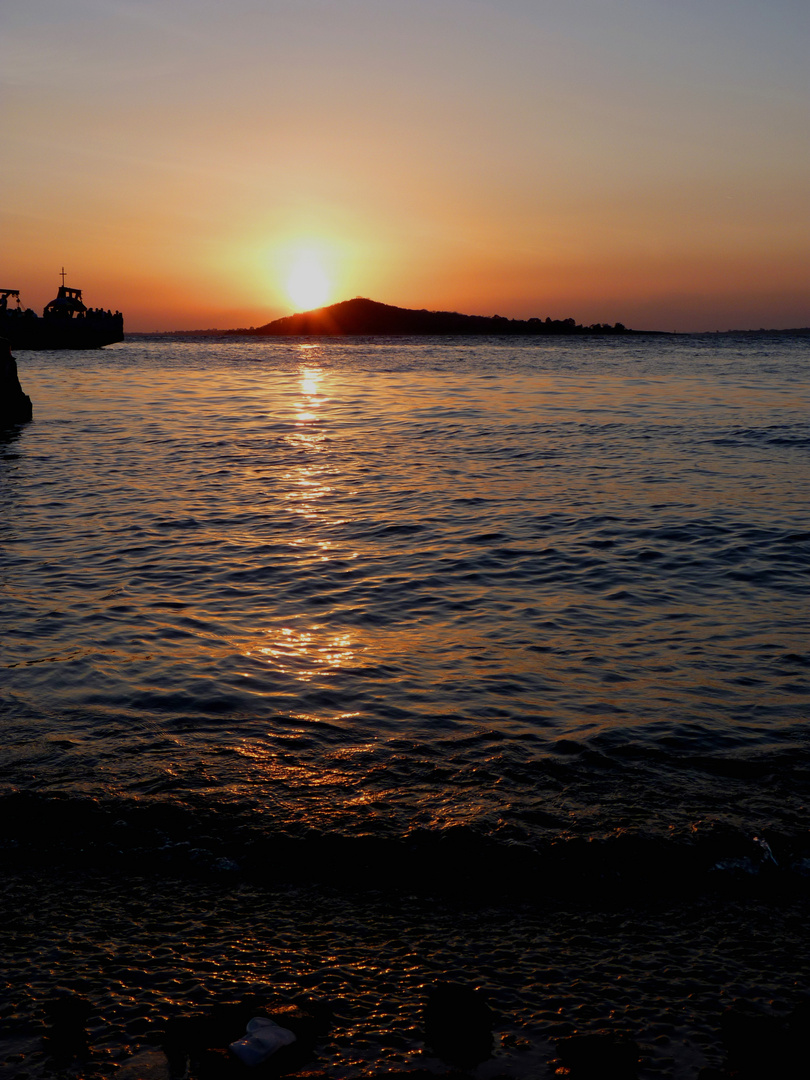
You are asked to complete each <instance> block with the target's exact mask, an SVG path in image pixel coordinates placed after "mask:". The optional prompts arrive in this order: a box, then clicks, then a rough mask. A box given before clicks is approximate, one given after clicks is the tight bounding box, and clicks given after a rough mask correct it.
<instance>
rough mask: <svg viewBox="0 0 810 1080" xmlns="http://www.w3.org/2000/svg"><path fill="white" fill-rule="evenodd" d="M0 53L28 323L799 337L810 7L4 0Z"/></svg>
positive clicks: (8, 188)
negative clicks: (504, 323)
mask: <svg viewBox="0 0 810 1080" xmlns="http://www.w3.org/2000/svg"><path fill="white" fill-rule="evenodd" d="M0 51H1V54H2V55H1V59H2V63H1V64H0V72H2V85H3V108H2V117H3V119H2V124H3V148H4V149H3V158H4V165H3V170H2V178H1V179H0V184H2V226H1V229H2V266H1V267H0V276H1V277H2V280H0V285H2V286H4V287H9V288H19V289H21V290H22V299H23V302H24V303H25V304H26V305H27V306H31V307H34V308H36V309H37V310H40V309H41V307H42V305H43V304H44V303H45V302H46V301H48V300H49V299H51V297H52V296H54V295H55V292H56V287H57V285H58V284H59V274H58V272H59V269H60V267H61V266H62V265H63V264H64V265H65V267H66V269H67V271H68V277H67V283H68V284H72V285H74V286H77V287H81V288H82V289H84V293H85V300H86V301H87V303H89V304H91V305H95V306H103V307H110V308H120V309H121V310H122V311H123V312H124V314H125V319H126V328H127V329H128V330H133V331H134V330H160V329H184V328H185V329H189V328H205V327H223V328H224V327H233V326H248V325H260V324H261V323H264V322H267V321H268V320H270V319H272V318H276V317H278V316H280V315H285V314H289V313H290V312H291V311H294V310H300V309H301V308H303V307H308V306H315V304H316V303H330V302H334V301H337V300H343V299H347V298H350V297H353V296H356V295H363V296H368V297H371V298H372V299H375V300H381V301H384V302H386V303H391V304H398V305H402V306H405V307H427V308H431V309H450V310H457V311H464V312H469V313H480V314H485V315H491V314H495V313H498V314H501V315H506V316H510V317H521V318H522V317H529V316H534V315H537V316H540V317H545V316H546V315H550V316H551V317H552V318H565V317H568V316H573V317H574V318H575V319H576V320H577V321H578V322H584V323H591V322H594V321H606V322H614V321H616V320H621V321H622V322H624V323H626V324H627V325H629V326H634V327H639V328H657V329H667V330H672V329H679V330H703V329H709V330H713V329H726V328H729V327H738V328H749V327H753V328H757V327H760V326H768V327H772V326H782V327H790V326H806V325H808V324H810V243H808V241H809V240H810V235H808V234H810V183H808V181H809V180H810V177H809V176H808V173H809V172H810V170H809V169H808V165H809V164H810V136H809V134H808V133H810V108H808V103H809V102H810V63H808V56H810V4H808V2H807V0H768V2H767V3H765V2H764V0H677V2H675V0H328V2H327V0H227V2H214V0H70V2H66V0H24V2H20V3H18V4H15V5H11V4H4V5H3V6H2V12H1V13H0ZM308 301H309V302H308Z"/></svg>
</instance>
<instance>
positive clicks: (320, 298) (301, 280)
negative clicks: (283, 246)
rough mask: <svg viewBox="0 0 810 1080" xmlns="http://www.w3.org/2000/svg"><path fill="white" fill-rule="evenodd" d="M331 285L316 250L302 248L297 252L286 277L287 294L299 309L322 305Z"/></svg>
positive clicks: (327, 296) (325, 301)
mask: <svg viewBox="0 0 810 1080" xmlns="http://www.w3.org/2000/svg"><path fill="white" fill-rule="evenodd" d="M331 292H332V287H331V283H330V281H329V279H328V278H327V276H326V271H325V270H324V268H323V262H322V260H321V258H320V257H319V255H318V252H317V251H315V250H314V249H312V248H304V249H302V250H301V251H299V252H298V254H297V255H296V257H295V261H294V263H293V266H292V270H291V271H290V276H289V277H288V278H287V294H288V295H289V297H290V299H291V300H292V302H293V303H294V304H295V305H297V307H298V308H299V309H300V310H308V309H310V308H318V307H323V306H324V304H326V303H328V301H329V299H330V294H331Z"/></svg>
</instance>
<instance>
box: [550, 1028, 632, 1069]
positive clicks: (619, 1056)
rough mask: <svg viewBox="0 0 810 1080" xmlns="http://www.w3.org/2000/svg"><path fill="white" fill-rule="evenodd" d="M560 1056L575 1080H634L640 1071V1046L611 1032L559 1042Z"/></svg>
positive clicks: (574, 1037) (574, 1036)
mask: <svg viewBox="0 0 810 1080" xmlns="http://www.w3.org/2000/svg"><path fill="white" fill-rule="evenodd" d="M557 1056H558V1057H559V1059H560V1062H561V1063H562V1064H563V1065H564V1066H565V1067H566V1069H568V1070H569V1072H570V1074H571V1077H572V1080H591V1078H593V1080H633V1078H634V1077H635V1076H636V1075H637V1072H638V1063H639V1048H638V1044H637V1043H635V1042H633V1040H632V1039H630V1038H627V1037H626V1036H624V1035H615V1034H613V1033H612V1032H596V1033H594V1034H593V1035H571V1036H570V1037H569V1038H567V1039H560V1040H559V1042H558V1043H557Z"/></svg>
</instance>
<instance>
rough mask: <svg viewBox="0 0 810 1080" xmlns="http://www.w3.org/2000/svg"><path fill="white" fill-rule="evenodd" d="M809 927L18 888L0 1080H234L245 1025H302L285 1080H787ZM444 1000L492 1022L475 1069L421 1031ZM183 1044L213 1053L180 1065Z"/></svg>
mask: <svg viewBox="0 0 810 1080" xmlns="http://www.w3.org/2000/svg"><path fill="white" fill-rule="evenodd" d="M808 915H810V901H809V900H808V899H807V898H806V897H804V896H800V895H793V896H780V897H778V898H769V897H766V896H754V895H748V896H740V897H734V896H733V895H728V894H725V895H722V896H720V895H715V896H705V895H704V896H701V897H698V898H694V897H692V898H689V899H680V900H672V901H669V902H667V901H665V900H660V899H659V900H657V901H651V900H649V899H648V900H644V901H642V900H638V902H633V901H632V900H628V899H627V897H624V898H622V899H621V900H619V899H618V898H613V899H612V900H611V899H610V898H600V897H599V896H598V895H592V896H583V897H581V898H578V899H577V898H574V899H571V898H568V899H566V901H565V902H562V901H557V902H553V901H551V900H546V899H544V898H542V897H537V898H536V900H534V901H525V900H524V901H522V902H520V903H508V902H505V903H503V904H498V903H493V902H492V901H491V900H490V901H487V902H486V903H481V902H476V901H475V900H474V899H470V898H469V897H463V896H458V895H456V896H448V895H436V896H430V895H427V894H426V893H424V892H421V893H420V894H419V895H413V896H409V895H406V894H403V893H400V892H391V891H388V892H386V891H380V892H374V891H371V890H364V891H358V892H352V891H350V890H346V889H343V890H329V889H326V888H315V887H308V888H297V889H293V888H279V889H277V890H273V889H267V888H259V887H257V886H255V885H249V884H240V883H239V882H238V881H234V880H232V879H221V880H196V879H192V878H188V877H185V878H177V879H170V878H165V877H164V878H157V877H155V878H147V877H143V876H139V877H133V878H128V879H127V878H123V877H120V876H119V877H116V878H115V879H114V880H110V879H108V878H107V877H106V876H105V875H104V874H103V873H102V872H98V871H93V872H87V871H84V872H81V873H79V872H75V873H71V872H69V871H67V872H60V873H59V874H52V873H46V872H44V871H32V872H26V873H21V872H16V871H15V872H11V873H7V874H6V875H5V876H4V879H3V881H2V884H1V885H0V949H2V956H3V976H2V985H1V996H0V1022H1V1023H2V1033H1V1034H0V1078H2V1080H11V1078H16V1080H25V1078H29V1080H39V1078H43V1080H44V1078H49V1077H62V1076H64V1077H71V1078H74V1080H79V1078H88V1080H89V1078H93V1077H97V1078H104V1077H107V1076H112V1075H115V1074H117V1075H118V1076H119V1077H121V1080H125V1078H126V1080H147V1078H148V1077H157V1076H158V1075H168V1072H167V1071H166V1070H167V1069H168V1067H169V1065H170V1064H171V1065H172V1067H173V1068H174V1070H175V1074H177V1075H180V1074H182V1071H183V1070H185V1069H188V1068H189V1067H190V1069H191V1076H192V1077H193V1078H194V1080H197V1077H199V1080H205V1077H206V1076H208V1077H216V1076H225V1075H226V1074H227V1075H233V1071H234V1069H235V1068H236V1066H235V1065H234V1063H233V1062H232V1061H231V1059H230V1058H229V1056H228V1053H227V1049H226V1048H227V1043H228V1041H229V1040H230V1039H231V1038H238V1037H239V1036H240V1034H243V1033H244V1026H243V1024H244V1019H245V1016H246V1015H247V1014H249V1013H252V1014H254V1015H269V1016H273V1015H276V1016H278V1015H283V1013H284V1010H285V1009H286V1010H288V1012H287V1015H288V1016H289V1015H291V1014H290V1013H289V1010H290V1009H299V1010H303V1014H305V1015H310V1016H311V1017H313V1018H314V1019H313V1025H314V1026H312V1025H311V1026H310V1027H309V1028H307V1034H306V1037H305V1038H304V1039H303V1040H299V1042H300V1043H302V1044H303V1046H305V1047H306V1053H303V1054H302V1055H299V1057H298V1058H294V1059H291V1060H290V1061H288V1063H287V1065H286V1066H285V1069H287V1068H288V1069H289V1070H290V1071H293V1072H296V1073H298V1074H301V1073H303V1074H305V1075H308V1076H310V1077H312V1076H313V1074H317V1075H318V1076H322V1075H323V1074H326V1075H327V1076H328V1077H332V1078H335V1080H355V1078H360V1077H370V1076H376V1075H378V1074H392V1073H400V1072H409V1073H412V1072H417V1071H418V1072H420V1073H424V1072H428V1073H432V1074H437V1075H450V1074H452V1075H458V1074H459V1072H462V1073H466V1074H468V1075H470V1074H471V1075H473V1076H475V1077H477V1078H478V1080H494V1078H495V1077H516V1078H523V1077H543V1076H553V1075H554V1074H555V1071H557V1070H562V1072H561V1075H564V1074H565V1070H566V1069H567V1070H568V1074H569V1075H571V1076H572V1077H577V1076H580V1077H583V1078H587V1077H588V1076H590V1075H596V1074H599V1075H602V1076H608V1075H614V1076H633V1075H637V1076H639V1077H640V1078H642V1080H644V1078H646V1077H650V1078H653V1077H672V1078H674V1080H680V1078H684V1080H685V1078H697V1077H698V1076H699V1074H700V1072H701V1070H712V1069H714V1070H719V1071H718V1072H715V1073H711V1072H705V1071H704V1073H703V1076H704V1078H705V1080H711V1078H712V1077H715V1080H716V1078H717V1077H723V1076H729V1075H732V1074H733V1075H738V1076H747V1075H753V1074H752V1073H751V1072H750V1068H751V1067H754V1066H755V1067H756V1075H757V1076H759V1077H760V1078H762V1077H765V1076H766V1075H767V1074H768V1069H769V1068H770V1065H768V1061H770V1062H772V1063H775V1064H774V1068H776V1069H777V1072H778V1073H779V1075H781V1076H786V1075H788V1073H789V1069H790V1068H792V1067H793V1065H792V1064H791V1062H793V1061H795V1060H796V1055H797V1054H798V1055H799V1056H801V1054H803V1053H804V1050H803V1048H802V1047H800V1046H799V1045H798V1043H799V1040H800V1037H799V1035H798V1034H797V1032H798V1031H799V1029H801V1030H802V1031H804V1030H806V1028H807V1027H808V1026H810V1025H805V1024H804V1023H803V1021H802V1020H801V1018H802V1017H805V1019H806V1015H805V1012H803V1010H806V1004H805V1002H806V1000H807V995H808V993H810V967H809V966H808V962H807V948H806V926H807V924H808ZM442 983H451V984H454V985H456V986H462V987H466V988H468V989H476V990H477V991H478V995H477V997H476V1000H479V1001H481V1002H483V1003H485V1006H486V1010H487V1011H486V1013H485V1014H482V1015H485V1016H488V1017H489V1020H486V1019H483V1020H482V1019H481V1017H480V1016H479V1019H478V1020H477V1021H475V1020H474V1014H475V1007H473V1006H470V1007H469V1008H467V1007H466V1006H463V1003H462V1006H463V1007H461V1008H460V1012H461V1014H462V1019H461V1021H460V1023H461V1028H460V1029H459V1030H457V1041H459V1040H460V1041H461V1042H462V1043H463V1042H464V1041H465V1039H467V1041H471V1042H475V1038H476V1036H475V1031H478V1032H479V1033H480V1032H481V1030H484V1029H486V1030H487V1031H489V1030H491V1042H490V1043H486V1040H487V1039H488V1038H489V1036H488V1034H485V1037H484V1041H485V1043H486V1046H485V1049H484V1051H483V1052H481V1053H477V1056H476V1054H474V1055H473V1056H472V1057H468V1059H467V1060H463V1055H462V1059H459V1058H458V1055H457V1054H456V1057H455V1059H454V1053H453V1051H452V1049H451V1050H450V1051H449V1052H448V1049H447V1043H446V1040H445V1042H444V1043H443V1042H442V1038H443V1036H442V1031H443V1030H444V1031H445V1034H446V1030H445V1029H446V1027H447V1023H448V1022H449V1021H447V1017H446V1016H445V1017H444V1019H442V1016H441V1015H440V1016H439V1019H438V1020H437V1019H436V1016H435V1015H434V1017H433V1020H432V1021H431V1018H430V1014H429V1012H428V1013H427V1014H426V1011H425V1007H426V1002H428V1001H429V1000H430V999H431V994H433V995H435V993H436V986H437V984H442ZM71 1002H72V1004H71ZM729 1009H732V1012H729V1011H728V1010H729ZM60 1010H62V1011H61V1013H60ZM71 1010H73V1011H72V1012H71ZM465 1016H467V1017H473V1020H471V1024H472V1026H471V1027H469V1028H468V1029H466V1032H465V1028H464V1022H465V1021H464V1017H465ZM60 1017H61V1019H60ZM223 1017H225V1018H227V1019H226V1021H225V1022H224V1026H222V1021H223ZM195 1018H196V1019H195ZM217 1018H218V1019H217ZM735 1018H736V1019H735ZM740 1018H741V1019H740ZM189 1023H191V1025H192V1027H193V1025H194V1024H196V1025H198V1026H197V1028H196V1029H195V1030H197V1031H198V1033H199V1031H200V1030H202V1031H204V1032H205V1035H204V1036H199V1034H198V1036H197V1043H194V1045H192V1046H191V1051H190V1053H189V1047H188V1046H185V1048H184V1043H183V1040H184V1039H185V1040H186V1042H188V1041H189V1039H190V1036H188V1027H187V1025H188V1024H189ZM218 1023H220V1026H221V1031H219V1034H217V1035H216V1037H214V1035H213V1034H212V1033H213V1031H214V1028H215V1027H216V1024H218ZM791 1024H792V1025H793V1026H791ZM184 1025H186V1027H185V1028H184ZM200 1025H201V1027H200ZM735 1025H736V1026H735ZM451 1027H452V1024H451ZM218 1030H219V1029H218ZM178 1031H180V1032H183V1031H186V1034H185V1035H181V1036H178V1034H177V1033H178ZM71 1032H73V1034H71ZM209 1036H210V1040H209V1041H213V1042H214V1044H215V1045H213V1046H211V1047H207V1048H206V1047H201V1044H200V1041H199V1040H200V1038H202V1041H203V1042H205V1041H206V1039H208V1038H209ZM468 1036H469V1038H468ZM591 1036H593V1037H594V1038H583V1037H591ZM597 1036H598V1037H597ZM802 1038H803V1036H802ZM178 1039H179V1043H178ZM746 1039H747V1040H748V1042H746ZM791 1039H792V1040H793V1043H792V1044H791V1050H790V1054H792V1055H793V1056H792V1057H790V1055H789V1056H788V1057H785V1055H784V1053H783V1050H784V1046H785V1044H786V1040H787V1041H788V1042H790V1040H791ZM60 1040H61V1041H60ZM217 1040H219V1041H217ZM735 1040H736V1042H735ZM752 1040H753V1042H752ZM191 1042H192V1043H193V1039H192V1040H191ZM451 1042H452V1039H451ZM794 1044H795V1045H794ZM178 1046H179V1049H178ZM195 1046H196V1049H195ZM172 1047H174V1055H175V1056H174V1060H173V1062H172V1061H170V1060H167V1058H166V1055H165V1052H164V1051H165V1049H166V1048H168V1049H169V1051H170V1054H169V1058H170V1059H171V1051H172ZM628 1047H629V1048H630V1049H629V1050H628ZM735 1047H736V1050H735ZM757 1047H758V1048H759V1049H757ZM763 1047H765V1049H764V1050H763ZM301 1049H302V1047H301V1046H299V1050H301ZM202 1050H205V1051H206V1054H207V1057H206V1056H205V1054H203V1055H202V1056H201V1052H202ZM479 1050H480V1046H479ZM208 1051H213V1056H211V1053H208ZM758 1053H759V1054H760V1058H757V1057H756V1055H757V1054H758ZM487 1054H488V1055H489V1056H487ZM735 1054H736V1057H735ZM769 1054H770V1057H769V1056H768V1055H769ZM583 1055H584V1056H583ZM780 1055H781V1057H780ZM482 1057H483V1058H484V1059H483V1060H481V1058H482ZM808 1057H810V1054H806V1055H805V1056H804V1060H805V1061H806V1060H808ZM594 1062H597V1063H599V1062H601V1066H602V1067H601V1069H600V1068H599V1067H598V1064H597V1065H596V1066H595V1065H594ZM780 1062H781V1064H780ZM786 1062H787V1065H786V1064H785V1063H786ZM751 1063H754V1064H753V1065H752V1064H751ZM261 1068H262V1069H263V1068H264V1067H261ZM161 1069H162V1070H163V1072H162V1073H161V1071H160V1070H161ZM240 1069H241V1074H242V1075H251V1074H252V1075H255V1076H258V1075H259V1073H257V1072H255V1071H253V1072H252V1073H251V1070H248V1069H247V1067H245V1066H239V1067H238V1068H236V1071H237V1074H238V1073H239V1070H240ZM594 1069H596V1072H594ZM746 1069H748V1070H749V1071H748V1072H746ZM156 1070H157V1071H156ZM223 1070H224V1071H223ZM228 1070H230V1072H228ZM741 1070H742V1071H741ZM278 1071H279V1070H278V1069H277V1070H276V1072H278Z"/></svg>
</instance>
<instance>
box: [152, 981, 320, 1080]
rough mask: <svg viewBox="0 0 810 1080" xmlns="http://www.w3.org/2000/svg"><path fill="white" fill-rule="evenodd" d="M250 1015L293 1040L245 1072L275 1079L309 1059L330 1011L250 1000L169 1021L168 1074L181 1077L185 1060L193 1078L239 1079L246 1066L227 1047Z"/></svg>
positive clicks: (308, 1005)
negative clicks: (271, 1023)
mask: <svg viewBox="0 0 810 1080" xmlns="http://www.w3.org/2000/svg"><path fill="white" fill-rule="evenodd" d="M255 1016H263V1017H267V1018H268V1019H270V1020H273V1021H275V1023H276V1024H278V1025H279V1027H284V1028H286V1029H287V1030H288V1031H292V1032H293V1034H294V1035H295V1036H296V1041H295V1042H294V1043H292V1044H291V1045H290V1046H283V1047H281V1048H280V1049H278V1050H276V1051H275V1052H274V1053H273V1054H272V1055H271V1056H270V1057H269V1058H268V1059H267V1061H265V1062H263V1063H262V1064H261V1066H254V1067H253V1068H252V1069H250V1070H248V1071H250V1072H251V1073H254V1075H259V1072H261V1075H262V1076H280V1075H283V1074H285V1073H290V1072H298V1071H299V1070H300V1069H301V1067H302V1066H303V1065H306V1064H307V1063H308V1062H310V1061H311V1060H312V1058H313V1056H314V1052H315V1040H316V1038H317V1037H318V1036H319V1035H321V1034H323V1033H324V1032H325V1031H326V1030H328V1028H329V1024H330V1021H331V1010H330V1009H329V1008H328V1006H326V1005H325V1004H323V1003H319V1002H311V1001H309V999H304V998H301V999H297V1001H296V1002H294V1003H290V1004H282V1005H268V1004H267V999H266V998H262V997H261V996H260V995H252V996H250V997H246V998H243V999H242V1000H240V1001H235V1002H223V1003H220V1004H218V1005H215V1006H214V1007H213V1008H212V1009H211V1010H210V1011H209V1012H207V1013H199V1014H195V1015H190V1016H176V1017H173V1018H172V1019H170V1020H169V1021H167V1023H166V1030H165V1033H164V1036H163V1043H162V1045H163V1051H164V1053H165V1055H166V1058H167V1060H168V1064H169V1068H170V1071H171V1073H172V1075H175V1076H182V1075H184V1074H185V1072H186V1067H187V1063H188V1062H189V1061H190V1062H191V1064H192V1072H193V1074H194V1076H195V1077H197V1076H198V1077H199V1078H200V1080H205V1077H211V1078H212V1080H214V1078H218V1077H222V1078H227V1077H230V1076H237V1075H238V1076H244V1075H245V1073H246V1066H244V1065H242V1064H241V1063H240V1062H239V1061H238V1060H237V1059H236V1058H235V1057H234V1056H233V1054H231V1053H230V1052H229V1050H228V1047H229V1046H230V1044H231V1043H233V1042H236V1041H237V1040H239V1039H241V1038H242V1037H243V1036H244V1034H245V1031H246V1029H247V1025H248V1024H249V1022H250V1021H251V1020H252V1019H253V1018H254V1017H255ZM254 1070H255V1072H254Z"/></svg>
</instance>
